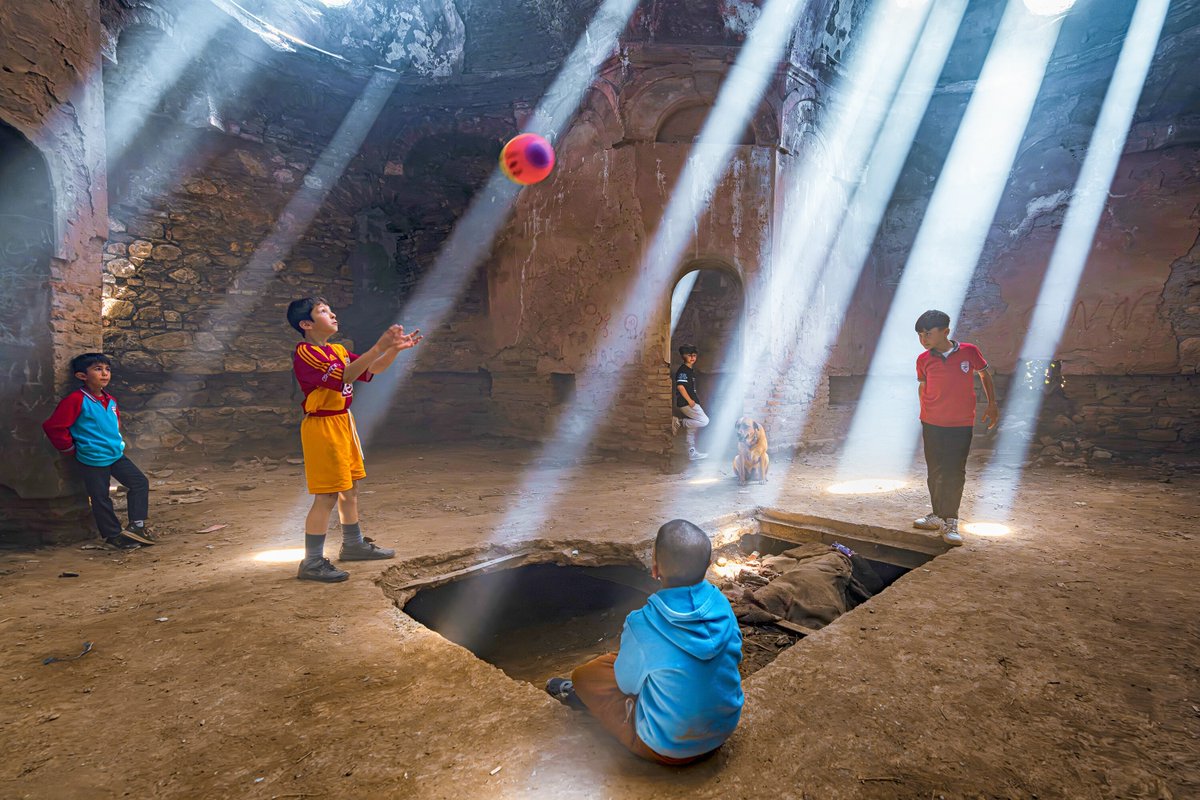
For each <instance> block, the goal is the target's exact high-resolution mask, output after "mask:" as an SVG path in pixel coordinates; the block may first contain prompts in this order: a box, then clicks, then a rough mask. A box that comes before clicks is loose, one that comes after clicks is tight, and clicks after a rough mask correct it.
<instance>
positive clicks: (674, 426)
mask: <svg viewBox="0 0 1200 800" xmlns="http://www.w3.org/2000/svg"><path fill="white" fill-rule="evenodd" d="M682 427H683V423H682V422H680V421H679V417H671V435H672V436H678V435H679V429H680V428H682Z"/></svg>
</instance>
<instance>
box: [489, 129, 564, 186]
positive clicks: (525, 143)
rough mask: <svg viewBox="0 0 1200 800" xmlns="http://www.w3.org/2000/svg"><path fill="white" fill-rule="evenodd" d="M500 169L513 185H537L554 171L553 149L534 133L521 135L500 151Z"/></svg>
mask: <svg viewBox="0 0 1200 800" xmlns="http://www.w3.org/2000/svg"><path fill="white" fill-rule="evenodd" d="M500 169H501V170H503V171H504V174H505V176H507V177H508V179H509V180H510V181H512V182H513V183H519V184H521V185H522V186H529V185H531V184H534V183H539V182H540V181H543V180H545V179H546V177H547V176H548V175H549V174H550V172H551V171H552V170H553V169H554V148H553V147H551V146H550V143H549V142H548V141H546V140H545V139H544V138H542V137H541V136H538V135H537V134H536V133H522V134H521V135H520V136H516V137H514V138H513V139H512V140H511V141H510V142H509V143H508V144H506V145H504V149H503V150H501V151H500Z"/></svg>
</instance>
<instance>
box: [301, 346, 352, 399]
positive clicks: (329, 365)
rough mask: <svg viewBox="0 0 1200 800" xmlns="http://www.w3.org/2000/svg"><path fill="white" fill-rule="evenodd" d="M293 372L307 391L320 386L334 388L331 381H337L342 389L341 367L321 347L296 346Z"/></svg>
mask: <svg viewBox="0 0 1200 800" xmlns="http://www.w3.org/2000/svg"><path fill="white" fill-rule="evenodd" d="M292 370H293V371H294V372H295V373H296V380H297V381H299V382H300V386H301V387H302V388H304V389H305V390H306V391H312V390H313V389H315V388H317V387H318V386H325V387H326V388H332V387H331V386H330V382H331V381H336V382H337V384H338V388H339V390H340V388H341V382H342V369H341V365H340V364H338V363H337V362H336V361H333V360H332V359H330V358H329V356H327V355H326V354H325V352H324V351H323V350H322V349H321V348H319V347H313V346H312V345H310V344H306V343H304V342H301V343H300V344H298V345H296V355H295V357H294V358H293V359H292Z"/></svg>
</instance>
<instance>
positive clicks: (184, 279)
mask: <svg viewBox="0 0 1200 800" xmlns="http://www.w3.org/2000/svg"><path fill="white" fill-rule="evenodd" d="M170 277H171V279H172V280H174V281H177V282H179V283H199V281H200V275H199V273H197V272H196V271H195V270H194V269H190V268H188V267H180V268H179V269H177V270H174V271H173V272H171V273H170Z"/></svg>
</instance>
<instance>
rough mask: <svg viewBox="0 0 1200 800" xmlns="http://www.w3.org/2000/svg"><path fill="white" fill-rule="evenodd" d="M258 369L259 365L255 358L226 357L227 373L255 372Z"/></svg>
mask: <svg viewBox="0 0 1200 800" xmlns="http://www.w3.org/2000/svg"><path fill="white" fill-rule="evenodd" d="M257 369H258V363H257V362H256V361H255V360H254V359H253V358H248V357H246V356H242V355H236V354H235V355H228V356H225V371H226V372H254V371H256V370H257Z"/></svg>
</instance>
